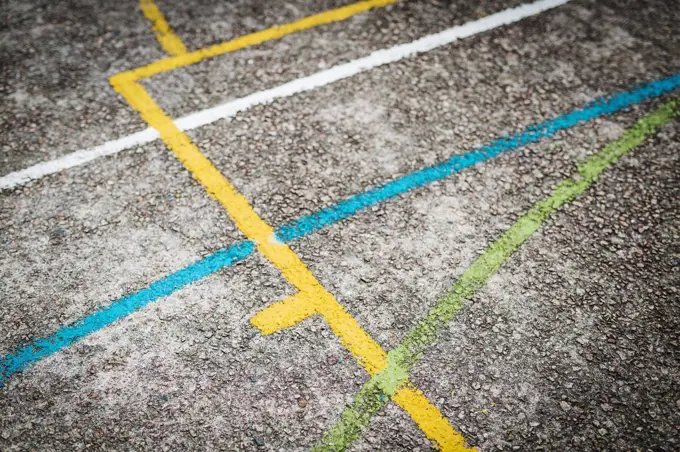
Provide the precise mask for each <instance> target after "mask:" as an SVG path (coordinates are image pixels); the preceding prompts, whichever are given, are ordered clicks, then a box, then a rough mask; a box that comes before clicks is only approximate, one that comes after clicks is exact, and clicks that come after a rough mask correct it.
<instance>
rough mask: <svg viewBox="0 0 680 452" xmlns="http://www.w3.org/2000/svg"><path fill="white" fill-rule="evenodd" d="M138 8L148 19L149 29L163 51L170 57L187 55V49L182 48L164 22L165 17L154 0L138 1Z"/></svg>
mask: <svg viewBox="0 0 680 452" xmlns="http://www.w3.org/2000/svg"><path fill="white" fill-rule="evenodd" d="M139 8H140V9H141V10H142V12H143V13H144V17H146V18H147V19H149V22H151V27H152V29H153V32H154V34H155V35H156V39H157V40H158V42H159V43H160V45H161V47H163V50H165V51H166V52H167V53H169V54H170V55H175V56H176V55H183V54H185V53H187V48H186V47H185V46H184V43H183V42H182V40H181V39H180V38H179V36H177V35H176V34H175V32H174V30H173V29H172V27H170V24H169V23H168V21H167V20H165V16H163V13H162V12H161V10H160V9H158V6H156V2H154V0H139Z"/></svg>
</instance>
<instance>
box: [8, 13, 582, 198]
mask: <svg viewBox="0 0 680 452" xmlns="http://www.w3.org/2000/svg"><path fill="white" fill-rule="evenodd" d="M568 1H569V0H539V1H537V2H534V3H530V4H526V5H522V6H519V7H516V8H510V9H506V10H504V11H501V12H498V13H495V14H492V15H490V16H487V17H484V18H482V19H479V20H475V21H472V22H468V23H466V24H463V25H459V26H456V27H452V28H449V29H447V30H444V31H442V32H439V33H435V34H432V35H428V36H425V37H423V38H420V39H417V40H415V41H412V42H409V43H407V44H400V45H396V46H394V47H390V48H389V49H383V50H378V51H376V52H373V53H371V54H370V55H368V56H366V57H363V58H359V59H356V60H353V61H350V62H348V63H344V64H340V65H337V66H333V67H332V68H330V69H326V70H324V71H321V72H317V73H316V74H312V75H310V76H307V77H302V78H299V79H297V80H293V81H291V82H288V83H284V84H282V85H279V86H277V87H275V88H271V89H267V90H263V91H259V92H257V93H253V94H250V95H248V96H245V97H242V98H240V99H236V100H233V101H231V102H226V103H224V104H221V105H218V106H216V107H212V108H208V109H205V110H201V111H199V112H196V113H192V114H190V115H187V116H184V117H182V118H179V119H177V120H175V124H177V127H179V128H180V129H181V130H183V131H186V130H191V129H195V128H197V127H201V126H204V125H207V124H211V123H213V122H215V121H218V120H220V119H226V118H230V117H233V116H235V115H236V114H237V113H239V112H242V111H245V110H248V109H249V108H251V107H253V106H255V105H262V104H267V103H270V102H273V101H274V100H276V99H281V98H285V97H290V96H293V95H295V94H298V93H302V92H305V91H310V90H313V89H316V88H319V87H322V86H325V85H329V84H331V83H334V82H337V81H339V80H343V79H346V78H348V77H352V76H353V75H356V74H359V73H361V72H364V71H368V70H370V69H373V68H376V67H378V66H382V65H385V64H388V63H394V62H396V61H399V60H402V59H404V58H407V57H409V56H412V55H415V54H418V53H423V52H427V51H429V50H432V49H435V48H437V47H442V46H444V45H447V44H450V43H452V42H455V41H457V40H459V39H463V38H468V37H470V36H474V35H476V34H479V33H483V32H485V31H490V30H493V29H494V28H498V27H501V26H503V25H509V24H512V23H514V22H518V21H520V20H522V19H525V18H527V17H529V16H533V15H536V14H539V13H542V12H543V11H546V10H549V9H552V8H555V7H557V6H561V5H564V4H565V3H567V2H568ZM158 138H159V135H158V132H156V131H155V130H153V129H146V130H143V131H141V132H137V133H134V134H132V135H128V136H126V137H123V138H119V139H117V140H113V141H107V142H106V143H104V144H102V145H100V146H97V147H94V148H89V149H82V150H80V151H76V152H73V153H71V154H67V155H65V156H63V157H59V158H57V159H55V160H50V161H48V162H43V163H38V164H37V165H34V166H31V167H29V168H26V169H24V170H21V171H16V172H13V173H9V174H7V175H5V176H2V177H0V189H8V188H13V187H16V186H19V185H23V184H25V183H26V182H29V181H31V180H35V179H40V178H41V177H43V176H47V175H49V174H54V173H58V172H59V171H62V170H65V169H67V168H72V167H74V166H78V165H82V164H83V163H86V162H89V161H92V160H94V159H96V158H99V157H103V156H106V155H113V154H116V153H118V152H120V151H122V150H125V149H130V148H133V147H136V146H139V145H143V144H146V143H150V142H152V141H154V140H156V139H158Z"/></svg>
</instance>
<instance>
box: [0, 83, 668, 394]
mask: <svg viewBox="0 0 680 452" xmlns="http://www.w3.org/2000/svg"><path fill="white" fill-rule="evenodd" d="M678 87H680V73H679V74H675V75H673V76H671V77H668V78H665V79H661V80H657V81H654V82H651V83H647V84H643V85H640V86H638V87H636V88H635V89H633V90H630V91H624V92H622V93H618V94H615V95H613V96H611V97H609V98H600V99H597V100H595V101H593V102H590V103H589V104H588V105H586V106H585V107H583V108H580V109H577V110H574V111H572V112H570V113H567V114H563V115H560V116H558V117H556V118H554V119H551V120H548V121H545V122H543V123H539V124H536V125H532V126H529V127H527V128H526V129H525V130H524V131H523V132H522V133H520V134H513V135H509V136H507V137H505V138H501V139H500V140H496V141H495V143H507V144H506V145H504V146H503V147H502V148H501V149H500V152H501V153H504V152H508V151H512V150H514V149H518V148H521V147H523V146H524V145H526V144H528V143H533V142H535V141H537V140H539V139H540V137H537V136H536V135H535V132H536V131H539V130H544V131H545V133H544V135H542V136H544V137H550V136H552V135H554V134H555V133H556V132H558V131H559V130H564V129H567V128H569V127H573V126H575V125H577V123H574V122H572V121H564V119H565V118H572V120H573V119H577V121H578V122H586V121H590V120H592V119H595V118H598V117H601V116H604V115H607V114H612V113H615V112H617V111H620V110H622V109H625V108H628V107H630V106H632V105H635V104H638V103H641V102H643V101H645V100H649V99H653V98H655V97H658V96H661V95H663V94H666V93H669V92H671V91H673V90H674V89H676V88H678ZM546 124H561V125H562V128H561V129H555V128H547V127H546ZM510 137H515V138H514V139H510ZM528 138H532V139H531V140H528ZM478 152H479V151H478V150H472V151H470V152H469V153H466V154H463V155H461V156H459V157H457V158H461V159H463V158H465V156H467V155H473V156H475V155H477V153H478ZM488 158H491V157H488ZM448 161H450V159H449V160H448ZM472 161H473V159H467V160H465V163H466V165H465V166H463V165H458V166H456V165H455V164H454V165H453V166H452V167H451V168H450V170H447V171H437V172H436V173H437V175H438V178H429V179H428V180H429V181H436V180H441V179H443V178H446V177H448V176H451V175H453V174H455V173H457V172H459V171H461V170H462V169H464V168H465V167H468V166H471V165H472V164H473V163H472ZM481 161H484V160H481ZM437 167H438V165H434V166H433V167H429V168H437ZM426 170H427V168H426V169H425V170H419V171H418V173H420V172H422V171H426ZM427 174H429V172H427ZM407 177H409V176H408V175H407V176H404V177H402V178H399V179H396V180H394V181H392V182H389V183H388V184H385V185H383V186H381V187H385V186H389V187H393V188H392V189H391V190H390V192H389V196H381V197H378V196H371V197H369V198H366V197H365V195H366V194H368V193H372V192H373V191H375V190H378V189H379V188H380V187H378V188H372V189H368V190H367V191H365V192H364V193H361V194H359V195H355V196H352V197H350V198H348V199H346V200H344V201H341V202H340V203H337V204H335V205H334V206H331V207H330V208H327V209H323V210H321V211H319V212H318V213H317V214H313V215H309V216H307V217H302V218H300V219H299V220H295V221H292V222H290V223H287V224H284V225H283V226H281V227H280V228H278V231H279V232H278V233H277V235H278V237H279V240H281V241H283V242H286V243H288V242H290V241H293V240H296V239H299V238H301V237H303V236H305V235H306V234H309V233H310V232H313V231H315V230H317V229H319V228H321V227H325V226H328V225H330V224H332V223H336V222H338V221H340V220H342V219H344V218H347V217H348V216H350V215H353V214H355V213H357V212H359V211H360V210H361V209H364V208H367V207H370V206H372V205H375V204H376V203H378V202H382V201H385V200H387V199H390V198H392V197H395V196H397V195H399V194H402V193H406V192H408V191H410V190H412V189H413V188H415V187H418V186H421V185H424V184H425V183H427V182H423V183H420V184H417V185H413V184H407V183H399V181H400V180H402V179H405V178H407ZM394 184H396V185H394ZM396 187H400V189H401V191H398V190H395V188H396ZM353 199H356V201H351V200H353ZM347 203H349V205H351V206H354V207H353V208H352V209H344V210H343V212H345V213H346V214H345V215H344V216H340V215H335V216H330V217H329V216H328V215H326V214H324V215H321V213H322V212H324V211H327V210H328V211H336V210H338V207H336V206H342V205H346V204H347ZM361 206H363V207H361ZM317 216H318V218H322V219H323V221H320V222H313V223H310V222H309V221H307V220H304V221H303V219H304V218H317ZM300 224H305V225H308V224H312V225H313V226H314V227H313V228H306V227H305V228H302V227H299V225H300ZM281 231H287V232H281ZM253 248H254V244H253V243H252V242H249V241H247V242H239V243H236V244H234V245H232V246H230V247H228V248H226V249H222V250H220V251H218V252H216V253H214V254H212V255H210V256H207V257H205V258H203V259H200V260H198V261H196V262H195V263H193V264H191V265H189V266H187V267H184V268H182V269H180V270H178V271H176V272H174V273H171V274H170V275H168V276H167V277H166V278H163V279H161V280H159V281H156V282H154V283H152V284H150V285H149V286H147V287H146V288H144V289H142V290H140V291H139V292H136V293H134V294H131V295H128V296H126V297H123V298H120V299H118V300H116V301H114V302H113V303H111V304H110V305H109V306H107V307H106V308H103V309H102V310H101V311H97V312H95V313H93V314H91V315H89V316H88V317H85V318H83V319H82V320H80V321H78V322H76V323H75V324H74V325H81V326H82V329H79V330H71V328H72V327H73V325H69V326H64V327H62V328H60V329H59V330H57V331H56V332H55V333H54V334H52V335H50V336H48V337H45V338H41V339H35V340H33V341H32V342H31V343H30V344H28V345H27V346H25V347H22V348H20V349H19V350H18V351H16V352H13V353H11V354H9V355H5V356H4V357H2V358H0V386H1V385H2V384H3V383H4V382H5V381H6V380H7V379H8V378H9V377H10V376H11V375H12V374H14V373H16V372H18V371H21V370H23V369H26V368H28V367H29V366H30V365H31V364H32V363H34V362H36V361H38V360H40V359H42V358H45V357H47V356H50V355H52V354H53V353H56V352H57V351H59V350H61V349H63V348H64V347H66V346H68V345H70V344H71V343H73V342H76V341H78V340H80V339H82V338H84V337H86V336H87V335H89V334H91V333H93V332H96V331H98V330H100V329H102V328H104V327H106V326H108V325H110V324H112V323H114V322H115V321H116V320H118V319H120V318H123V317H125V316H126V315H128V314H129V313H131V312H134V311H135V310H138V309H141V308H143V307H145V306H146V305H148V304H149V303H151V302H155V301H157V300H159V299H160V298H162V297H165V296H168V295H170V294H171V293H173V292H175V291H177V290H179V289H181V288H183V287H184V286H187V285H189V284H192V283H194V282H196V281H198V280H199V279H201V278H204V277H206V276H208V275H210V274H212V273H214V272H216V271H218V270H220V269H221V268H224V267H229V266H231V265H233V264H234V263H236V262H238V261H240V260H243V259H245V258H246V257H247V256H249V255H250V254H251V253H252V250H253ZM227 256H234V258H233V261H232V260H231V258H228V259H227V258H226V257H227ZM163 281H171V282H172V283H171V284H170V285H167V286H166V285H164V284H163ZM159 288H162V289H163V290H160V289H159ZM130 298H132V301H128V299H130ZM119 305H120V306H128V305H129V306H131V307H132V309H129V310H128V308H125V309H121V308H119V307H118V306H119ZM100 312H110V314H107V315H104V316H102V315H101V314H99V313H100ZM118 313H121V315H118ZM67 330H68V332H67ZM64 338H67V341H66V342H65V341H64ZM29 351H31V352H29Z"/></svg>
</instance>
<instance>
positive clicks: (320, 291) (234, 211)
mask: <svg viewBox="0 0 680 452" xmlns="http://www.w3.org/2000/svg"><path fill="white" fill-rule="evenodd" d="M113 86H114V89H115V90H116V91H118V92H119V93H120V94H121V95H122V96H123V97H124V98H125V100H127V102H128V103H129V104H130V106H132V108H134V109H135V110H137V111H138V112H139V113H140V115H141V117H142V119H144V121H146V122H147V123H148V124H149V126H151V127H153V128H155V129H156V130H158V132H159V134H160V136H161V139H162V140H163V142H164V143H165V144H166V145H167V146H168V147H169V148H170V150H172V151H173V153H174V154H175V156H176V157H177V159H178V160H179V161H180V162H182V164H183V165H184V166H185V167H186V168H187V169H188V170H189V172H190V173H191V174H192V175H193V177H194V178H195V179H196V180H197V181H198V182H200V183H201V184H202V185H203V186H204V187H205V188H206V190H207V192H208V193H209V194H210V196H212V197H213V198H215V199H216V200H217V201H219V202H220V203H221V204H222V206H223V207H224V208H225V210H226V211H227V213H228V214H229V216H230V217H231V219H232V220H233V221H234V223H236V225H237V227H238V228H239V229H240V230H241V231H242V232H243V233H244V234H245V235H246V236H247V237H248V238H249V239H250V240H252V241H253V242H254V243H255V244H256V245H257V248H258V249H259V251H260V253H262V255H263V256H265V257H266V258H267V259H268V260H269V261H270V262H271V263H272V264H273V265H274V266H276V267H277V268H278V269H279V270H280V271H281V273H282V274H283V276H284V277H285V278H286V280H287V281H288V282H289V283H290V284H291V285H293V286H294V287H295V288H296V289H297V290H298V291H299V292H298V293H297V294H296V295H293V296H292V297H288V298H286V299H285V300H283V301H280V302H278V303H274V304H273V305H271V306H270V307H269V308H267V309H264V310H263V311H261V312H260V313H258V314H257V315H256V316H255V317H254V318H253V320H252V322H253V324H254V325H255V326H258V327H260V328H261V330H262V331H263V333H265V334H270V333H273V332H275V331H278V330H279V329H281V328H284V327H288V326H292V325H295V324H296V323H298V322H300V321H302V320H304V319H305V318H307V317H309V316H311V315H314V314H319V315H321V316H322V317H323V318H324V319H325V320H326V322H327V323H328V325H329V326H330V327H331V329H332V330H333V332H334V333H335V334H336V335H337V336H338V338H340V341H341V343H342V344H343V345H344V346H345V347H347V349H348V350H349V351H350V352H351V353H352V355H354V356H355V357H356V358H357V360H358V361H359V363H360V364H361V365H362V366H363V367H364V368H365V369H366V371H367V372H368V373H369V374H370V375H371V376H374V375H376V374H377V373H378V372H380V371H381V370H384V369H385V368H387V354H386V353H385V351H384V350H383V349H382V347H380V345H379V344H378V343H377V342H375V341H374V340H373V338H371V337H370V336H369V334H368V333H366V331H364V330H363V328H361V326H360V325H359V323H358V322H357V321H356V319H354V317H352V316H351V315H350V314H349V313H348V312H347V311H346V310H345V309H344V308H343V307H342V305H340V303H338V302H337V300H336V299H335V297H334V296H333V295H332V294H331V293H330V292H328V291H327V290H326V289H325V288H324V287H323V286H322V285H321V284H320V283H319V281H318V280H317V279H316V278H315V277H314V275H313V274H312V272H311V271H310V270H309V269H308V268H307V266H306V265H305V264H304V262H302V260H301V259H300V258H299V256H298V255H297V254H295V252H294V251H293V250H292V249H291V248H290V247H289V246H288V245H286V244H284V243H281V242H279V241H277V240H276V238H275V234H274V230H273V229H272V228H271V226H269V225H268V224H267V223H266V222H265V221H264V220H263V219H262V218H261V217H260V216H259V215H258V214H257V212H255V210H254V209H253V208H252V206H251V205H250V203H249V202H248V200H247V199H246V198H245V197H244V196H243V195H241V194H240V193H239V192H238V191H237V190H236V189H235V188H234V187H233V186H232V185H231V183H230V182H229V181H228V180H227V179H226V178H225V177H224V176H223V175H222V174H221V173H220V171H219V170H218V169H217V168H216V167H215V165H213V164H212V162H211V161H210V160H208V158H207V157H205V156H204V155H203V154H202V153H201V151H200V150H199V149H198V147H197V146H196V145H195V144H194V143H193V142H192V141H191V139H190V138H189V137H188V136H187V135H186V134H185V133H184V132H182V131H181V130H180V129H179V128H178V127H177V126H176V125H175V123H174V122H173V121H172V119H171V118H170V117H169V116H168V115H166V114H165V112H164V111H163V110H162V109H161V108H160V107H159V106H158V105H157V104H156V102H155V101H154V100H153V98H152V97H151V96H150V95H149V93H148V92H147V91H146V89H145V88H144V87H143V86H142V85H141V84H139V83H137V82H127V83H116V84H114V85H113ZM400 394H401V396H400V397H399V398H398V401H397V403H398V404H399V405H400V406H401V407H402V408H403V409H404V410H406V411H407V412H408V413H409V414H410V415H411V416H412V417H413V419H414V421H415V422H416V423H417V424H418V425H419V426H421V428H422V430H423V431H424V432H425V433H426V435H427V436H428V437H429V438H431V439H433V440H435V441H437V443H438V444H445V442H442V439H441V438H443V437H445V436H446V435H448V436H449V437H451V438H453V439H454V440H456V438H457V437H458V436H460V435H459V434H458V433H457V432H455V431H454V430H453V428H452V427H451V426H450V424H448V422H447V421H446V419H444V418H443V417H442V415H441V413H440V412H439V410H437V408H436V407H434V405H432V404H431V403H430V402H429V400H427V397H426V396H425V395H424V394H423V393H422V392H420V391H418V390H415V389H414V388H412V387H411V386H407V387H406V388H405V389H403V390H402V392H400ZM447 428H448V430H447ZM442 450H444V449H442Z"/></svg>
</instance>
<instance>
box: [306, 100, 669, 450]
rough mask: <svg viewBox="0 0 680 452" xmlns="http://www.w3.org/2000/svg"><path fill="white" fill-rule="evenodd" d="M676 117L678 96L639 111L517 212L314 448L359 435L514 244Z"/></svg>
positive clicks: (345, 443) (346, 442)
mask: <svg viewBox="0 0 680 452" xmlns="http://www.w3.org/2000/svg"><path fill="white" fill-rule="evenodd" d="M679 115H680V99H673V100H671V101H669V102H666V103H665V104H663V105H662V106H661V107H659V108H657V109H656V110H654V111H653V112H652V113H649V114H647V115H645V116H644V117H642V118H641V119H640V120H639V121H638V122H637V123H636V124H635V125H634V126H633V127H632V128H630V129H628V130H626V131H625V132H624V133H623V135H622V136H621V138H619V139H617V140H616V141H614V142H612V143H610V144H609V145H608V146H606V147H605V148H604V149H603V150H602V151H600V152H598V153H597V154H595V155H593V156H592V157H590V158H588V159H587V160H586V161H585V162H583V163H582V164H581V165H579V166H578V170H577V172H578V176H577V177H573V178H571V179H564V180H563V181H562V182H560V183H559V184H557V186H555V188H554V189H553V191H552V194H551V195H550V196H549V197H548V198H545V199H543V200H541V201H539V202H537V203H536V204H534V205H533V207H532V208H531V209H529V211H528V212H527V213H525V214H524V215H522V216H521V217H520V218H519V219H518V220H517V221H516V222H515V223H514V224H513V225H512V226H511V227H510V228H509V229H508V230H507V231H506V232H505V233H504V234H503V235H501V237H500V238H498V239H497V240H496V241H494V242H493V243H492V244H491V245H490V246H489V247H488V248H487V249H486V250H485V251H484V252H483V253H482V254H481V256H479V257H478V258H477V260H475V262H474V263H473V264H472V265H471V266H470V267H468V269H467V270H465V272H464V273H463V274H462V276H461V277H460V279H459V280H458V282H457V283H456V284H455V285H454V286H453V288H451V290H450V291H449V292H448V293H447V294H446V295H444V296H443V297H442V298H441V299H440V300H439V301H438V302H437V304H436V306H434V307H433V308H432V309H430V311H429V312H428V313H427V315H426V316H425V318H424V319H423V320H421V321H420V322H419V323H418V324H417V325H416V326H415V327H414V328H413V329H412V330H411V332H409V333H408V334H407V335H406V337H405V338H404V340H403V341H402V342H401V344H399V346H397V348H395V349H394V350H392V351H390V352H389V353H388V361H389V366H388V368H387V369H385V370H384V371H382V372H380V373H379V374H378V375H376V376H374V377H372V378H371V379H370V380H369V381H368V382H366V383H365V384H364V385H363V386H362V387H361V389H360V390H359V393H358V394H357V396H356V398H355V400H354V402H353V403H352V405H351V406H349V407H347V408H345V410H344V411H343V413H342V414H341V416H340V420H339V421H338V422H337V423H336V424H335V425H334V426H333V427H332V428H331V429H330V430H329V431H328V432H327V433H326V434H325V435H324V437H323V439H322V440H321V443H320V444H319V445H318V446H317V447H315V448H314V450H315V451H316V452H321V451H324V452H325V451H342V450H345V449H347V448H348V447H349V446H350V444H351V443H352V442H353V441H354V440H356V439H357V438H358V437H359V435H360V434H361V431H362V429H363V428H364V427H365V426H366V425H367V424H368V422H369V421H370V419H371V417H372V416H373V415H374V414H375V413H377V412H378V410H380V409H381V408H382V407H383V406H384V405H385V403H387V400H388V398H389V397H394V396H393V394H394V395H396V394H398V393H399V389H400V388H401V387H402V386H403V385H408V384H410V383H408V380H407V379H408V373H409V371H410V370H411V368H412V367H413V365H414V364H415V363H416V362H417V361H418V360H419V359H420V357H421V356H422V354H423V353H424V352H425V350H426V348H427V347H428V346H430V345H432V344H433V343H434V342H435V341H436V340H437V335H438V334H439V333H440V332H441V331H442V330H443V329H444V328H445V327H446V325H447V324H448V323H449V322H450V321H451V320H452V319H453V317H454V316H455V315H456V314H457V313H458V312H459V311H460V310H461V309H462V307H463V305H464V303H465V301H466V300H469V299H470V298H472V297H473V296H474V295H475V294H476V293H477V292H478V291H479V290H480V289H482V288H483V287H484V286H485V285H486V282H487V281H488V280H489V278H490V277H491V276H492V275H493V274H494V273H496V272H497V271H498V269H499V268H500V267H501V266H502V265H503V264H504V263H505V262H506V261H507V260H508V258H509V257H510V256H512V254H513V253H514V252H515V251H516V250H517V249H518V248H519V246H520V245H522V244H523V243H524V242H525V241H526V240H527V239H528V238H529V237H531V236H532V235H533V234H534V233H535V232H536V231H537V230H538V229H539V228H540V227H541V225H542V224H543V223H544V222H545V221H546V220H547V219H548V218H549V217H550V216H551V215H552V214H554V213H555V212H556V211H557V210H558V209H560V208H561V207H562V206H564V205H565V204H568V203H570V202H571V201H573V200H574V199H575V198H576V197H577V196H579V195H581V194H582V193H583V192H585V191H586V189H588V187H590V186H591V185H592V184H593V183H594V182H595V181H596V180H597V178H598V177H599V176H600V175H601V174H602V172H603V171H604V170H605V169H607V168H609V167H610V166H611V165H613V164H614V163H616V161H617V160H618V159H620V158H621V157H622V156H623V155H625V154H627V153H628V152H630V151H632V150H633V149H635V148H636V147H637V146H639V145H640V144H641V143H642V142H643V141H644V140H645V139H646V138H647V137H649V136H650V135H652V134H653V133H654V132H656V131H657V130H658V129H659V128H660V127H662V126H663V125H665V124H667V123H668V122H670V121H671V120H672V119H673V118H675V117H676V116H679ZM386 396H387V397H386Z"/></svg>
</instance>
